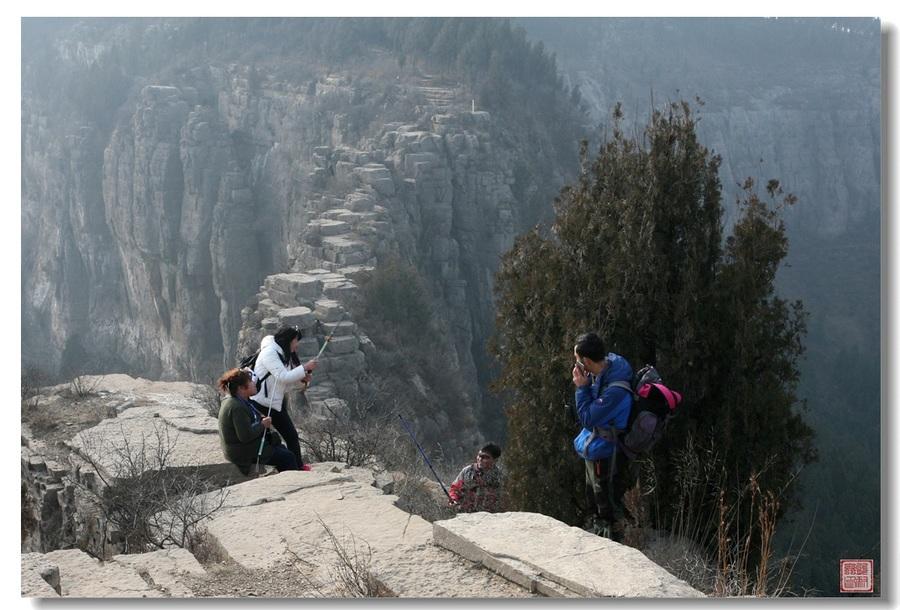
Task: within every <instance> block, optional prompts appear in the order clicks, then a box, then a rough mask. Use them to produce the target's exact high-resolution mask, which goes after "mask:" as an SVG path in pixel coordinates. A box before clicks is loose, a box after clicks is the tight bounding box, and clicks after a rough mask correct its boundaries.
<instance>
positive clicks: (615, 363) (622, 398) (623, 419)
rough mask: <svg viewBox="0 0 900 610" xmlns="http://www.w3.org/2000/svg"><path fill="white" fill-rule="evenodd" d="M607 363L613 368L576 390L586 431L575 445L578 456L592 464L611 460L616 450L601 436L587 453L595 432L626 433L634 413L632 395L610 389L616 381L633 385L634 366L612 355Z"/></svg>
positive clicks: (595, 439)
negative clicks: (586, 444)
mask: <svg viewBox="0 0 900 610" xmlns="http://www.w3.org/2000/svg"><path fill="white" fill-rule="evenodd" d="M606 360H607V362H608V363H609V366H607V367H606V369H605V370H604V371H603V373H601V374H600V376H599V377H596V378H594V379H591V377H593V376H592V375H591V376H589V377H588V379H591V383H589V384H588V385H586V386H584V387H581V388H578V389H577V390H575V405H576V407H577V411H578V421H579V423H580V424H581V426H582V430H581V433H579V435H578V436H576V437H575V440H574V441H573V445H574V446H575V451H576V452H578V455H580V456H581V457H584V458H586V459H588V460H591V461H596V460H602V459H604V458H608V457H609V456H611V455H612V454H613V450H614V449H615V445H614V443H613V442H612V441H610V440H606V439H605V438H603V435H600V436H594V438H593V439H592V440H590V444H589V445H588V447H587V452H586V453H585V447H584V445H585V443H586V442H588V439H589V438H590V436H591V435H592V434H593V433H594V431H595V429H600V430H603V429H608V428H610V427H614V428H616V429H617V430H619V431H621V430H624V429H625V427H626V426H627V425H628V415H629V414H630V413H631V401H632V396H631V392H630V391H629V390H626V389H625V388H621V387H618V386H612V387H610V386H609V384H610V383H612V382H613V381H624V382H626V383H628V384H629V385H630V384H631V376H632V371H631V365H630V364H628V361H627V360H625V358H623V357H622V356H619V355H618V354H613V353H612V352H610V353H609V354H607V355H606Z"/></svg>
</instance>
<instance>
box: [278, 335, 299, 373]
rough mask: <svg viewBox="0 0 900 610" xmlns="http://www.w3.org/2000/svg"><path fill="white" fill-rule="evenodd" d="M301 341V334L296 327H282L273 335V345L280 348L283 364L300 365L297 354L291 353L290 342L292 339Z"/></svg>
mask: <svg viewBox="0 0 900 610" xmlns="http://www.w3.org/2000/svg"><path fill="white" fill-rule="evenodd" d="M295 338H296V339H302V338H303V333H302V332H300V329H299V328H297V327H296V326H282V327H281V328H279V329H278V332H276V333H275V343H276V344H277V345H278V347H280V348H281V352H282V353H283V354H284V361H285V364H287V363H288V362H293V363H294V365H295V366H296V365H298V364H300V358H299V357H298V356H297V354H295V353H293V352H291V341H293V340H294V339H295Z"/></svg>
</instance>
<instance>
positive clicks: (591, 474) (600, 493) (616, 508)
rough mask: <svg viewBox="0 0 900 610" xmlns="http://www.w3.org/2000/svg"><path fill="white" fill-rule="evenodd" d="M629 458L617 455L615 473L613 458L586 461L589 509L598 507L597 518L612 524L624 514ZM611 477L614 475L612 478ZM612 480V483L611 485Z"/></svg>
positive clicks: (586, 487) (586, 486)
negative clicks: (623, 503) (613, 470)
mask: <svg viewBox="0 0 900 610" xmlns="http://www.w3.org/2000/svg"><path fill="white" fill-rule="evenodd" d="M626 462H627V458H626V457H625V456H624V455H622V453H621V452H620V453H619V454H618V455H616V464H615V472H612V473H610V470H611V469H612V468H613V465H612V458H605V459H602V460H597V461H596V462H592V461H590V460H585V461H584V470H585V473H584V474H585V483H586V485H585V491H586V493H587V501H588V506H589V507H592V506H593V507H596V509H597V516H598V517H600V518H601V519H604V520H606V521H608V522H609V523H612V522H613V521H616V519H617V518H618V517H620V516H621V515H622V513H623V505H622V497H623V496H624V495H625V487H626V481H625V478H626V472H627V470H628V469H627V468H626V467H625V464H626ZM610 475H612V476H611V477H610ZM610 478H612V483H610Z"/></svg>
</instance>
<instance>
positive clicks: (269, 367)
mask: <svg viewBox="0 0 900 610" xmlns="http://www.w3.org/2000/svg"><path fill="white" fill-rule="evenodd" d="M300 336H301V335H300V330H299V329H298V328H294V327H282V328H280V329H278V332H276V333H275V335H274V336H273V335H266V336H265V337H263V340H262V341H261V342H260V344H259V350H260V351H259V356H257V358H256V366H255V367H254V369H253V374H254V375H255V376H256V378H257V379H260V380H262V383H261V384H260V386H259V392H258V393H257V394H255V395H254V396H251V397H250V400H251V402H252V403H253V405H254V406H255V407H256V409H257V410H258V411H259V412H260V413H261V414H262V416H263V417H265V416H267V415H269V408H270V407H271V409H272V411H271V417H272V425H273V426H274V427H275V429H276V430H278V433H279V434H280V435H281V438H283V439H284V443H285V445H287V448H288V449H290V451H291V452H292V453H293V454H294V455H296V456H297V464H298V465H299V467H300V469H301V470H309V466H306V465H305V464H304V463H303V458H302V457H301V455H300V437H299V436H298V435H297V428H295V427H294V422H292V421H291V416H290V415H288V411H287V396H286V394H287V392H288V391H289V390H291V389H293V388H295V387H296V386H298V385H300V384H301V383H304V382H307V383H308V382H309V374H310V373H311V372H312V371H314V370H315V368H316V366H318V363H317V362H316V361H315V360H310V361H309V362H307V363H306V364H303V365H301V364H300V359H299V358H298V357H297V351H296V350H297V345H298V344H299V343H300Z"/></svg>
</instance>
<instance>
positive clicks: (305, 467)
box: [300, 464, 312, 472]
mask: <svg viewBox="0 0 900 610" xmlns="http://www.w3.org/2000/svg"><path fill="white" fill-rule="evenodd" d="M300 470H305V471H306V472H311V471H312V468H310V467H309V464H304V465H303V466H301V467H300Z"/></svg>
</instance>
